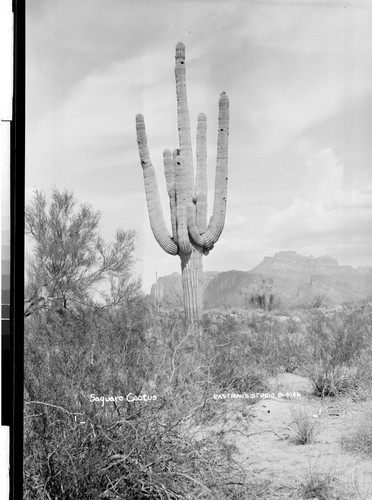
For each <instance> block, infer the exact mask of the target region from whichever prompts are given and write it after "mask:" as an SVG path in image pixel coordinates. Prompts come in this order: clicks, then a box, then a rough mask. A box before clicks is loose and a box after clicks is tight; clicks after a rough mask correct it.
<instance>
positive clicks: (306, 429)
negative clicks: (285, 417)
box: [290, 407, 319, 445]
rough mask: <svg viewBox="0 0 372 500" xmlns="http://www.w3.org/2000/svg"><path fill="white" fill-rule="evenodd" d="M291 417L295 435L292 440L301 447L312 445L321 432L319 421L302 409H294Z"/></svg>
mask: <svg viewBox="0 0 372 500" xmlns="http://www.w3.org/2000/svg"><path fill="white" fill-rule="evenodd" d="M291 417H292V419H293V420H292V422H291V424H290V426H291V427H292V430H293V434H292V436H291V438H290V440H291V441H292V442H293V443H295V444H299V445H304V444H309V443H312V442H313V441H314V437H315V436H316V434H317V432H318V430H319V419H318V418H315V417H314V416H313V414H312V413H309V412H308V411H306V410H305V409H304V408H302V407H301V408H292V409H291Z"/></svg>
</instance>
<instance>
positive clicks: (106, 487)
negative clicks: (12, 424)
mask: <svg viewBox="0 0 372 500" xmlns="http://www.w3.org/2000/svg"><path fill="white" fill-rule="evenodd" d="M46 408H47V409H46V411H47V412H48V415H49V420H50V425H49V430H48V433H47V435H46V436H45V440H44V442H42V443H40V445H41V446H40V447H38V448H37V447H35V446H34V447H33V451H34V453H33V454H29V455H28V456H27V457H26V460H25V492H26V493H25V497H24V498H25V499H41V500H43V499H50V498H59V499H62V500H63V499H71V500H73V499H82V500H83V499H91V498H116V497H118V496H120V498H122V499H131V500H135V499H146V498H148V499H153V498H158V499H163V498H164V499H174V500H176V499H190V500H191V499H194V498H234V495H235V493H236V492H237V491H238V490H239V489H241V488H242V487H243V485H244V475H243V473H242V471H241V470H240V469H239V467H238V466H237V465H235V464H234V462H233V461H232V460H231V457H230V454H229V451H228V450H227V449H225V448H224V447H223V446H222V444H221V443H220V442H219V440H217V439H195V438H193V437H192V435H190V434H189V433H188V434H185V433H184V432H183V431H182V422H184V421H185V419H187V417H188V414H189V413H188V411H185V408H184V409H183V412H182V414H180V413H176V414H175V413H174V412H172V411H169V410H165V409H164V408H163V409H162V408H161V405H160V404H159V403H156V402H155V403H154V404H150V403H149V404H148V405H147V406H146V407H145V409H144V411H143V412H142V415H141V417H140V418H134V419H126V418H122V417H121V418H120V417H110V418H105V417H104V416H103V415H102V414H99V413H97V414H94V415H90V416H89V417H87V418H86V422H85V424H84V425H81V424H80V423H79V422H75V421H74V420H73V419H72V418H71V415H70V414H68V413H66V412H63V411H61V409H58V408H53V407H46ZM190 410H191V408H189V411H190ZM28 416H29V417H31V418H33V419H35V418H38V417H36V416H35V414H34V415H33V416H31V415H28ZM235 498H237V497H236V496H235Z"/></svg>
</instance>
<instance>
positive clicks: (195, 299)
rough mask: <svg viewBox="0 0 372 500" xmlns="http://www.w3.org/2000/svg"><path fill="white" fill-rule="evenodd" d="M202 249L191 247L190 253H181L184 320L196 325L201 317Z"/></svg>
mask: <svg viewBox="0 0 372 500" xmlns="http://www.w3.org/2000/svg"><path fill="white" fill-rule="evenodd" d="M202 257H203V249H202V248H201V247H198V246H193V248H192V250H191V252H190V253H187V254H185V253H181V254H180V258H181V270H182V290H183V297H184V309H185V316H186V320H187V322H188V323H189V324H197V323H199V322H200V320H201V319H202V317H203V259H202Z"/></svg>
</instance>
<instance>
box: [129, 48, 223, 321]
mask: <svg viewBox="0 0 372 500" xmlns="http://www.w3.org/2000/svg"><path fill="white" fill-rule="evenodd" d="M175 76H176V94H177V118H178V133H179V146H178V148H177V149H175V150H174V151H173V153H171V151H170V150H168V149H166V150H165V151H164V153H163V160H164V170H165V178H166V183H167V190H168V194H169V200H170V213H171V225H172V234H170V233H169V232H168V229H167V226H166V224H165V220H164V216H163V211H162V208H161V203H160V197H159V192H158V187H157V181H156V175H155V170H154V167H153V165H152V163H151V160H150V155H149V150H148V146H147V137H146V129H145V121H144V117H143V115H137V116H136V128H137V143H138V150H139V156H140V160H141V165H142V169H143V177H144V182H145V191H146V200H147V207H148V211H149V216H150V224H151V228H152V231H153V233H154V236H155V238H156V240H157V242H158V243H159V245H160V246H161V247H162V248H163V250H165V251H166V252H168V253H169V254H171V255H179V256H180V258H181V269H182V286H183V295H184V306H185V315H186V320H187V321H188V322H189V323H191V324H195V323H198V321H199V320H200V319H201V317H202V314H203V263H202V256H203V254H204V255H207V254H208V253H209V251H210V250H211V249H212V248H213V245H214V244H215V243H216V241H217V240H218V238H219V237H220V235H221V233H222V230H223V227H224V224H225V214H226V195H227V180H228V176H227V169H228V138H229V100H228V97H227V95H226V94H225V92H222V93H221V95H220V100H219V114H218V139H217V165H216V180H215V192H214V206H213V214H212V216H211V218H210V221H209V224H207V139H206V137H207V134H206V132H207V118H206V116H205V114H203V113H201V114H199V116H198V125H197V138H196V178H195V179H194V168H193V153H192V146H191V133H190V115H189V109H188V105H187V94H186V67H185V46H184V44H183V43H178V44H177V46H176V67H175Z"/></svg>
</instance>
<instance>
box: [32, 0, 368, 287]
mask: <svg viewBox="0 0 372 500" xmlns="http://www.w3.org/2000/svg"><path fill="white" fill-rule="evenodd" d="M179 41H181V42H183V43H184V44H185V46H186V78H187V93H188V103H189V110H190V117H191V133H192V137H193V138H195V137H196V123H197V116H198V114H199V113H200V112H204V113H206V115H207V119H208V175H209V178H208V182H209V192H208V199H209V213H211V210H212V202H213V190H214V171H215V160H216V149H217V147H216V143H217V116H218V98H219V94H220V93H221V92H222V91H225V92H226V93H227V94H228V96H229V100H230V137H229V184H228V195H227V215H226V223H225V228H224V231H223V233H222V235H221V237H220V239H219V241H218V242H217V243H216V245H215V248H214V249H213V250H212V251H211V252H210V254H209V255H208V256H207V257H205V258H204V269H205V270H208V271H212V270H215V271H227V270H231V269H238V270H242V271H247V270H250V269H252V268H253V267H254V266H256V265H258V264H259V262H260V261H261V260H262V259H263V257H264V256H265V255H270V256H272V255H274V254H275V253H276V252H279V251H282V250H294V251H296V252H298V253H300V254H302V255H313V256H314V257H320V256H323V255H331V256H332V257H334V258H336V259H337V260H338V261H339V263H340V264H345V265H351V266H354V267H357V266H372V224H371V223H372V169H371V161H372V140H371V135H370V132H371V131H372V4H371V3H370V2H367V1H365V2H362V1H359V2H358V1H348V2H340V1H336V0H334V1H326V0H324V1H323V0H322V1H307V0H297V1H296V0H292V1H279V0H277V1H265V0H260V1H258V0H256V1H249V0H224V1H221V0H182V1H181V0H157V1H156V2H155V1H151V0H136V1H134V0H78V1H77V0H52V1H51V0H27V1H26V202H28V201H30V200H31V198H32V196H33V192H34V191H35V189H38V190H43V191H45V192H46V193H49V192H50V190H51V189H52V188H57V189H61V190H62V189H65V188H67V189H69V190H71V191H73V193H74V194H75V196H76V198H77V199H78V200H79V201H80V202H84V203H90V204H91V205H92V206H93V207H94V208H95V209H97V210H100V211H101V213H102V219H101V233H102V235H103V237H104V238H105V239H106V240H112V239H113V238H114V235H115V232H116V229H118V228H123V229H135V230H136V231H137V258H138V262H137V272H138V274H139V275H141V276H142V279H143V284H144V288H145V290H147V291H148V290H149V288H150V286H151V284H152V283H154V281H155V276H156V273H157V274H158V276H164V275H166V274H170V273H172V272H180V260H179V258H178V257H177V256H171V255H168V254H166V253H165V252H164V251H163V250H162V249H161V248H160V246H159V245H158V244H157V242H156V241H155V239H154V237H153V235H152V233H151V229H150V224H149V218H148V214H147V207H146V200H145V192H144V185H143V175H142V168H141V165H140V161H139V155H138V149H137V143H136V132H135V116H136V114H138V113H142V114H143V115H144V117H145V122H146V130H147V137H148V143H149V148H150V156H151V160H152V163H153V164H154V166H155V168H156V172H157V180H158V185H159V190H160V196H161V200H162V204H163V211H164V215H165V219H166V220H167V222H168V228H169V230H170V215H169V198H168V195H167V192H166V186H165V177H164V172H163V162H162V152H163V150H164V149H166V148H169V149H174V148H175V147H177V144H178V137H177V116H176V93H175V80H174V55H175V46H176V44H177V42H179ZM194 154H195V141H194Z"/></svg>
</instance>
